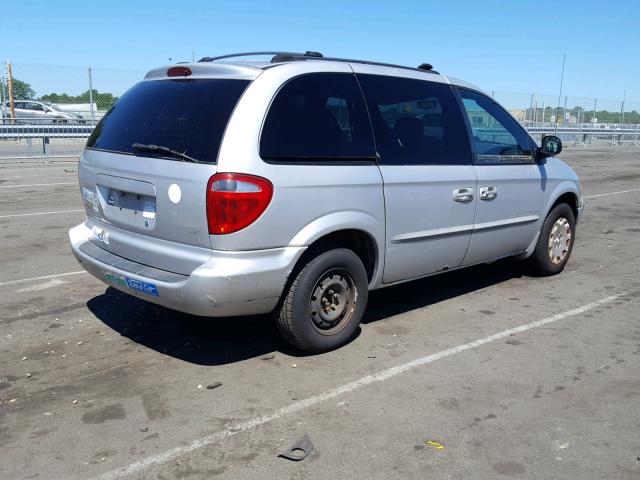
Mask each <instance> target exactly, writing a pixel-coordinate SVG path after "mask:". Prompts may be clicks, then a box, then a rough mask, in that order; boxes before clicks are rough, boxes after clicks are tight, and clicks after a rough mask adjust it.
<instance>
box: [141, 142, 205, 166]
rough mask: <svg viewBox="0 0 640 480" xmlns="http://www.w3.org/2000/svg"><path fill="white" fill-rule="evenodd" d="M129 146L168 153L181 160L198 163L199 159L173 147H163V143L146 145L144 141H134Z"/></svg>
mask: <svg viewBox="0 0 640 480" xmlns="http://www.w3.org/2000/svg"><path fill="white" fill-rule="evenodd" d="M131 147H132V148H135V149H136V150H142V151H147V152H160V153H168V154H169V155H173V156H174V157H178V158H180V159H181V160H182V161H183V162H193V163H200V160H196V159H195V158H193V157H190V156H189V155H187V154H186V153H184V152H179V151H178V150H174V149H173V148H169V147H165V146H163V145H152V144H149V145H147V144H146V143H134V144H133V145H131Z"/></svg>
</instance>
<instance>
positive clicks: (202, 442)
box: [94, 293, 626, 480]
mask: <svg viewBox="0 0 640 480" xmlns="http://www.w3.org/2000/svg"><path fill="white" fill-rule="evenodd" d="M624 295H626V293H620V294H618V295H611V296H609V297H605V298H602V299H600V300H597V301H595V302H592V303H588V304H586V305H583V306H582V307H578V308H574V309H572V310H567V311H566V312H562V313H558V314H556V315H553V316H551V317H547V318H544V319H542V320H538V321H535V322H531V323H527V324H524V325H520V326H519V327H515V328H510V329H508V330H503V331H502V332H499V333H495V334H493V335H490V336H488V337H484V338H480V339H478V340H475V341H473V342H469V343H465V344H464V345H458V346H457V347H453V348H449V349H447V350H443V351H441V352H438V353H433V354H431V355H427V356H425V357H421V358H417V359H415V360H412V361H410V362H407V363H403V364H401V365H398V366H396V367H391V368H388V369H386V370H382V371H380V372H377V373H374V374H371V375H367V376H366V377H362V378H360V379H358V380H355V381H353V382H349V383H347V384H344V385H342V386H339V387H336V388H333V389H331V390H328V391H326V392H324V393H320V394H318V395H314V396H313V397H309V398H307V399H305V400H301V401H299V402H295V403H291V404H289V405H287V406H285V407H282V408H280V409H278V410H276V411H275V412H273V413H269V414H266V415H262V416H259V417H254V418H252V419H250V420H246V421H244V422H241V423H238V424H236V425H233V426H231V427H229V428H227V429H226V430H219V431H217V432H215V433H212V434H210V435H207V436H205V437H202V438H200V439H198V440H194V441H192V442H191V443H188V444H186V445H183V446H180V447H175V448H172V449H170V450H167V451H165V452H162V453H159V454H157V455H152V456H150V457H147V458H145V459H143V460H139V461H137V462H134V463H131V464H130V465H128V466H125V467H121V468H118V469H115V470H111V471H109V472H106V473H103V474H102V475H98V476H97V477H95V478H94V480H114V479H117V478H121V477H123V476H127V475H132V474H140V473H141V472H142V471H144V470H145V469H146V468H148V467H151V466H153V465H158V464H161V463H165V462H167V461H169V460H172V459H173V458H175V457H177V456H179V455H183V454H185V453H188V452H192V451H194V450H198V449H200V448H204V447H207V446H208V445H211V444H214V443H218V442H220V441H222V440H224V439H226V438H228V437H231V436H233V435H236V434H238V433H241V432H244V431H246V430H250V429H252V428H255V427H259V426H260V425H264V424H265V423H269V422H272V421H274V420H278V419H280V418H283V417H287V416H289V415H292V414H294V413H296V412H299V411H301V410H305V409H307V408H310V407H313V406H315V405H317V404H319V403H322V402H324V401H326V400H329V399H332V398H335V397H337V396H340V395H344V394H346V393H349V392H352V391H354V390H357V389H359V388H361V387H364V386H367V385H371V384H374V383H379V382H384V381H385V380H388V379H390V378H393V377H395V376H397V375H400V374H401V373H405V372H407V371H409V370H413V369H415V368H418V367H421V366H423V365H427V364H429V363H433V362H435V361H437V360H441V359H443V358H447V357H451V356H452V355H456V354H458V353H462V352H464V351H467V350H471V349H474V348H478V347H481V346H482V345H486V344H488V343H492V342H495V341H497V340H501V339H503V338H506V337H509V336H510V335H513V334H516V333H522V332H526V331H527V330H531V329H533V328H538V327H542V326H543V325H548V324H550V323H553V322H557V321H559V320H563V319H565V318H568V317H573V316H575V315H580V314H581V313H584V312H587V311H589V310H593V309H594V308H597V307H599V306H602V305H605V304H607V303H611V302H613V301H614V300H617V299H618V298H620V297H622V296H624Z"/></svg>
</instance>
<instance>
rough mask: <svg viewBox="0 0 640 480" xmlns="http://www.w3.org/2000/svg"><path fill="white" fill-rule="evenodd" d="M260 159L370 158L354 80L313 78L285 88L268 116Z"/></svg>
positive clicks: (364, 116)
mask: <svg viewBox="0 0 640 480" xmlns="http://www.w3.org/2000/svg"><path fill="white" fill-rule="evenodd" d="M260 155H261V157H262V158H264V159H270V160H279V161H296V160H305V161H307V160H310V161H313V160H340V159H359V158H361V159H371V158H375V147H374V144H373V134H372V132H371V124H370V122H369V118H368V116H367V110H366V107H365V104H364V99H363V98H362V92H361V91H360V88H359V87H358V84H357V82H356V79H355V76H354V75H353V74H349V73H314V74H307V75H302V76H299V77H296V78H294V79H292V80H290V81H289V82H288V83H286V84H285V85H284V86H283V87H282V88H281V89H280V91H279V92H278V93H277V94H276V97H275V99H274V100H273V103H272V104H271V107H270V108H269V112H268V113H267V117H266V119H265V123H264V127H263V129H262V137H261V139H260Z"/></svg>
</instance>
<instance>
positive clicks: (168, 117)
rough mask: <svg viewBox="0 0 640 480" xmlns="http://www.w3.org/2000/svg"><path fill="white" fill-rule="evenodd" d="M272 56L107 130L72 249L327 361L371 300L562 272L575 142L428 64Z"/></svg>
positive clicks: (204, 67) (168, 81) (143, 94)
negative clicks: (430, 280)
mask: <svg viewBox="0 0 640 480" xmlns="http://www.w3.org/2000/svg"><path fill="white" fill-rule="evenodd" d="M260 53H261V54H264V53H265V52H260ZM266 53H269V59H268V60H266V61H247V60H243V58H248V57H244V55H248V54H240V55H233V56H231V55H229V56H223V57H216V58H203V59H202V60H200V61H199V62H196V63H193V64H179V65H171V66H168V67H162V68H158V69H155V70H152V71H150V72H149V73H148V74H147V75H146V77H145V78H144V80H143V81H141V82H140V83H138V84H137V85H135V86H133V87H132V88H131V89H130V90H129V91H127V92H126V93H125V94H124V95H123V96H122V97H121V98H120V99H119V100H118V101H117V103H116V104H115V105H114V106H113V108H112V109H111V110H110V111H109V112H108V113H107V114H106V115H105V116H104V118H103V119H102V120H101V121H100V123H99V124H98V126H97V127H96V128H95V130H94V131H93V133H92V135H91V137H90V138H89V140H88V141H87V145H86V148H85V150H84V152H83V153H82V156H81V159H80V166H79V181H80V190H81V194H82V200H83V202H84V207H85V210H86V214H87V218H86V221H85V222H84V223H82V224H80V225H78V226H76V227H74V228H72V229H71V230H70V232H69V238H70V242H71V247H72V249H73V252H74V254H75V256H76V257H77V259H78V260H79V261H80V263H81V264H82V265H83V266H84V268H85V269H86V270H87V271H88V272H90V273H91V274H93V275H94V276H96V277H97V278H99V279H100V280H102V281H104V282H106V283H107V284H109V285H111V286H112V287H114V288H117V289H119V290H121V291H123V292H126V293H129V294H131V295H134V296H136V297H139V298H142V299H145V300H147V301H150V302H153V303H156V304H159V305H164V306H166V307H169V308H172V309H175V310H179V311H183V312H188V313H190V314H194V315H200V316H204V317H223V316H224V317H228V316H238V315H251V314H264V313H269V312H272V313H273V315H274V317H275V319H276V324H277V327H278V329H279V331H280V332H281V333H282V335H283V336H284V338H285V339H286V340H287V341H288V342H290V343H291V344H293V345H294V346H296V347H298V348H300V349H302V350H305V351H308V352H322V351H327V350H330V349H334V348H337V347H339V346H341V345H343V344H344V343H346V342H348V341H349V340H350V339H351V338H352V337H353V336H354V334H355V332H356V330H357V329H358V324H359V322H360V320H361V318H362V315H363V312H364V310H365V308H366V304H367V296H368V292H369V290H374V289H378V288H382V287H386V286H389V285H394V284H398V283H400V282H406V281H409V280H413V279H417V278H421V277H425V276H428V275H433V274H437V273H440V272H445V271H451V270H454V269H458V268H463V267H467V266H470V265H475V264H479V263H484V262H490V261H493V260H496V259H499V258H503V257H517V258H520V259H523V260H527V261H528V262H529V263H530V265H531V268H532V269H533V270H534V271H535V272H536V273H537V274H539V275H551V274H556V273H559V272H560V271H562V269H563V268H564V266H565V264H566V262H567V260H568V258H569V255H570V254H571V249H572V247H573V243H574V241H575V232H576V223H577V221H578V219H579V217H580V212H581V210H582V204H583V199H582V195H581V192H580V185H579V181H578V178H577V176H576V174H575V173H574V171H573V170H572V169H571V168H570V167H569V166H567V165H566V164H565V163H563V162H562V161H560V160H558V159H556V158H554V155H556V154H557V153H559V152H560V150H561V148H562V144H561V142H560V140H559V139H558V138H556V137H553V136H547V137H544V138H543V139H542V141H541V145H540V146H538V145H537V144H536V142H535V141H534V140H533V139H532V138H531V137H530V136H529V135H528V133H527V132H526V130H525V129H524V128H522V126H521V125H520V124H519V123H518V122H517V121H516V120H515V119H514V118H513V117H512V116H511V115H510V114H509V113H508V112H507V111H506V110H505V109H504V108H503V107H501V106H500V105H499V104H498V103H496V101H495V100H493V99H492V98H491V97H490V96H487V95H486V94H485V93H483V92H482V91H480V90H479V89H477V88H475V87H474V86H472V85H470V84H468V83H466V82H463V81H460V80H456V79H454V78H450V77H446V76H444V75H441V74H439V73H437V72H436V71H434V70H433V69H432V68H431V66H430V65H428V64H423V65H421V66H420V67H418V68H410V67H403V66H398V65H389V64H381V63H376V62H368V61H361V60H348V59H340V58H328V57H323V56H322V55H321V54H319V53H317V52H307V53H281V52H266ZM252 55H255V54H252Z"/></svg>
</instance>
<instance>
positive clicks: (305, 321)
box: [276, 248, 368, 353]
mask: <svg viewBox="0 0 640 480" xmlns="http://www.w3.org/2000/svg"><path fill="white" fill-rule="evenodd" d="M294 275H295V277H294V278H293V281H292V282H290V285H289V288H288V290H287V291H286V292H285V296H284V298H283V300H282V302H281V305H280V307H279V309H278V310H277V311H276V325H277V327H278V330H279V332H280V334H281V335H282V336H283V337H284V339H285V340H286V341H287V342H289V343H290V344H291V345H293V346H294V347H296V348H299V349H300V350H304V351H305V352H309V353H320V352H327V351H329V350H333V349H336V348H338V347H341V346H342V345H344V344H345V343H347V342H348V341H349V340H350V339H351V338H352V337H353V335H354V334H355V332H356V330H357V328H358V325H359V324H360V320H361V319H362V315H363V313H364V310H365V308H366V305H367V298H368V280H367V272H366V270H365V268H364V265H363V264H362V261H361V260H360V258H359V257H358V256H357V255H356V254H355V253H354V252H352V251H351V250H348V249H345V248H336V249H333V250H328V251H325V252H323V253H320V254H319V255H317V256H316V257H315V258H313V259H312V260H310V261H309V262H308V263H307V264H306V265H305V266H304V267H303V268H302V270H299V271H298V273H297V274H296V273H295V271H294Z"/></svg>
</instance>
